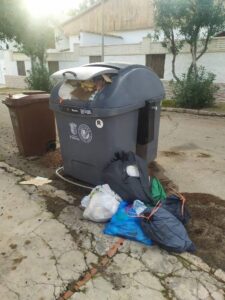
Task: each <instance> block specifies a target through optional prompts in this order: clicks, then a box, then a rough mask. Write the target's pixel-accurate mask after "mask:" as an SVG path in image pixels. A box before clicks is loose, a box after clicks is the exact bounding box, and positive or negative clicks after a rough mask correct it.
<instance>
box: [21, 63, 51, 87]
mask: <svg viewBox="0 0 225 300" xmlns="http://www.w3.org/2000/svg"><path fill="white" fill-rule="evenodd" d="M29 73H30V74H29V75H28V77H27V78H26V83H27V85H28V88H29V89H31V90H41V91H45V92H50V91H51V89H52V83H51V81H50V74H49V71H48V69H47V68H46V67H45V66H42V65H40V64H38V63H36V64H35V65H34V66H33V68H32V70H31V71H30V72H29Z"/></svg>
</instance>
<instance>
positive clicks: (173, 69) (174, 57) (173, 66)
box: [172, 54, 180, 82]
mask: <svg viewBox="0 0 225 300" xmlns="http://www.w3.org/2000/svg"><path fill="white" fill-rule="evenodd" d="M176 57H177V55H176V54H173V59H172V74H173V77H174V79H175V80H176V81H178V82H179V81H180V79H179V78H178V77H177V75H176V71H175V68H176V65H175V63H176Z"/></svg>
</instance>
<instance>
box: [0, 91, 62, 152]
mask: <svg viewBox="0 0 225 300" xmlns="http://www.w3.org/2000/svg"><path fill="white" fill-rule="evenodd" d="M3 103H4V104H5V105H7V106H8V108H9V113H10V116H11V120H12V125H13V129H14V133H15V137H16V142H17V146H18V148H19V152H20V154H22V155H24V156H35V155H42V154H44V153H45V152H47V151H48V150H54V149H55V147H56V129H55V119H54V114H53V112H52V111H51V110H50V109H49V94H46V93H41V92H40V93H32V92H31V93H23V94H16V95H13V96H9V97H8V98H6V99H5V100H4V101H3Z"/></svg>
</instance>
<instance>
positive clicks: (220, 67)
mask: <svg viewBox="0 0 225 300" xmlns="http://www.w3.org/2000/svg"><path fill="white" fill-rule="evenodd" d="M190 64H191V55H190V54H188V53H181V54H179V55H178V56H177V59H176V74H177V75H178V76H181V75H182V74H183V73H186V72H187V70H188V67H189V66H190ZM198 65H199V66H200V65H202V66H204V67H205V68H206V70H207V71H208V72H212V73H214V74H216V79H215V82H220V83H225V53H224V52H217V53H206V54H204V55H203V56H202V57H201V58H200V59H199V61H198ZM171 70H172V55H171V54H167V55H166V61H165V72H164V79H165V80H171V79H173V75H172V71H171Z"/></svg>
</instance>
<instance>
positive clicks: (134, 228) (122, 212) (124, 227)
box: [103, 201, 153, 246]
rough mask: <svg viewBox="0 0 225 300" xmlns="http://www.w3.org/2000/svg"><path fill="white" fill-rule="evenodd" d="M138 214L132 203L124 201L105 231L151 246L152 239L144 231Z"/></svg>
mask: <svg viewBox="0 0 225 300" xmlns="http://www.w3.org/2000/svg"><path fill="white" fill-rule="evenodd" d="M136 216H137V215H136V213H135V210H134V209H133V208H132V206H131V205H130V203H128V202H127V201H122V202H121V203H120V206H119V208H118V210H117V212H116V213H115V215H114V216H113V217H112V219H111V220H110V222H109V223H107V224H106V226H105V229H104V231H103V232H104V233H105V234H109V235H113V236H120V237H124V238H127V239H130V240H133V241H137V242H141V243H144V244H146V245H149V246H150V245H152V244H153V243H152V241H151V240H150V239H149V238H148V237H147V236H146V235H145V234H144V232H143V231H142V228H141V219H140V218H137V217H136Z"/></svg>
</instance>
